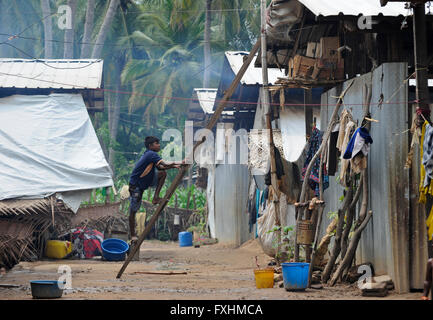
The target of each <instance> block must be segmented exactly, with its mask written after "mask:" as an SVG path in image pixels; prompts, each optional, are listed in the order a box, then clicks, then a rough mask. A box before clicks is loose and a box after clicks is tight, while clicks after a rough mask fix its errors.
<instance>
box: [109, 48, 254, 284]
mask: <svg viewBox="0 0 433 320" xmlns="http://www.w3.org/2000/svg"><path fill="white" fill-rule="evenodd" d="M260 46H261V45H260V40H258V41H257V42H256V44H255V45H254V47H253V48H252V49H251V52H250V53H249V55H248V57H247V59H246V60H245V61H244V64H243V65H242V67H241V69H240V70H239V72H238V74H237V75H236V77H235V78H234V80H233V82H232V83H231V85H230V87H229V88H228V90H227V91H226V93H225V94H224V97H223V98H222V100H221V101H220V102H219V103H218V107H217V109H216V110H215V113H214V114H213V115H212V117H211V118H210V120H209V122H208V124H207V126H206V129H208V130H211V129H213V127H214V126H215V125H216V123H217V121H218V119H219V117H220V116H221V114H222V112H223V110H224V108H225V106H226V104H227V102H228V99H230V97H231V96H232V95H233V93H234V92H235V90H236V88H237V86H238V84H239V82H240V80H241V79H242V77H243V76H244V74H245V72H246V71H247V69H248V67H249V65H250V64H251V61H252V60H253V58H254V56H255V54H256V53H257V52H258V50H259V48H260ZM204 141H205V138H203V139H202V140H201V141H198V142H196V144H195V145H194V148H193V151H192V156H191V159H193V155H194V151H195V150H196V149H197V147H198V146H199V145H201V144H202V143H203V142H204ZM190 166H191V164H186V165H184V166H182V168H181V169H180V171H179V173H178V174H177V176H176V177H175V179H174V180H173V182H172V184H171V185H170V187H169V188H168V190H167V192H166V194H165V196H164V198H163V199H162V200H161V202H160V203H159V205H158V208H156V210H155V213H154V214H153V215H152V218H151V219H150V221H149V223H148V225H147V226H146V228H144V231H143V233H142V234H141V235H140V237H139V238H138V241H137V243H136V244H135V246H133V247H132V248H131V252H130V253H129V254H128V257H127V259H126V261H125V263H124V264H123V266H122V268H121V269H120V271H119V273H118V274H117V277H116V278H117V279H119V278H120V277H121V276H122V274H123V272H124V271H125V269H126V267H127V266H128V264H129V262H131V260H132V258H133V257H134V255H135V253H136V252H137V250H138V249H139V248H140V246H141V244H142V243H143V241H144V238H145V237H146V236H147V234H148V233H149V232H150V230H151V229H152V227H153V225H154V224H155V221H156V219H158V216H159V215H160V214H161V212H162V211H163V210H164V208H165V206H166V205H167V203H168V201H169V200H170V198H171V197H172V195H173V193H174V192H175V191H176V189H177V187H178V185H179V184H180V183H181V181H182V179H183V177H184V176H185V174H186V173H187V172H188V169H189V167H190Z"/></svg>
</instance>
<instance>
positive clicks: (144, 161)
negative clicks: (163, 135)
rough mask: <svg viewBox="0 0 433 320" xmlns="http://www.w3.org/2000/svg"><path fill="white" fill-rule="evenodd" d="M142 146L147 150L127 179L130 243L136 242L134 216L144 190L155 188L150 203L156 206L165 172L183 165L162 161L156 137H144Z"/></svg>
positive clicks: (159, 199) (165, 175)
mask: <svg viewBox="0 0 433 320" xmlns="http://www.w3.org/2000/svg"><path fill="white" fill-rule="evenodd" d="M144 144H145V146H146V149H147V150H146V151H145V152H144V154H143V155H142V156H141V158H140V160H138V162H137V163H136V164H135V168H134V170H133V171H132V174H131V177H130V179H129V193H130V197H129V201H130V205H129V228H130V234H131V242H133V241H137V236H136V234H135V214H136V213H137V211H138V210H139V209H140V206H141V200H142V197H143V192H144V190H147V189H148V188H149V187H155V188H156V189H155V195H154V197H153V201H152V203H153V204H158V203H159V202H160V201H161V198H160V197H159V193H160V192H161V188H162V186H163V185H164V182H165V178H166V177H167V173H166V172H165V170H167V169H172V168H177V169H179V168H180V166H181V165H182V164H183V163H184V162H183V161H182V162H179V163H176V162H173V163H167V162H165V161H164V160H162V159H161V157H160V156H159V155H158V153H157V152H159V151H160V150H161V145H160V143H159V139H158V138H156V137H152V136H150V137H146V139H145V141H144Z"/></svg>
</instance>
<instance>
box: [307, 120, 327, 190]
mask: <svg viewBox="0 0 433 320" xmlns="http://www.w3.org/2000/svg"><path fill="white" fill-rule="evenodd" d="M322 138H323V132H321V131H319V130H318V129H317V128H314V129H313V132H312V134H311V138H310V145H309V148H308V151H307V158H306V159H305V163H304V168H303V169H302V180H304V179H305V173H306V171H307V167H308V165H309V164H310V162H311V160H313V157H314V155H315V154H316V153H317V151H318V150H319V148H320V144H321V143H322ZM319 170H320V157H318V158H317V159H316V162H315V163H314V164H313V168H312V170H311V173H310V176H309V177H308V184H309V186H310V188H311V189H313V190H314V194H315V195H316V196H317V197H318V196H319V195H320V187H319ZM322 170H323V171H322V179H323V182H322V185H323V190H325V189H327V188H328V187H329V177H328V173H327V171H326V164H325V163H324V164H323V167H322Z"/></svg>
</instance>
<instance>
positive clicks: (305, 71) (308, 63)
mask: <svg viewBox="0 0 433 320" xmlns="http://www.w3.org/2000/svg"><path fill="white" fill-rule="evenodd" d="M315 64H316V59H314V58H309V57H304V56H301V55H296V56H295V57H294V58H293V59H290V61H289V72H288V76H289V78H292V79H293V78H310V77H311V74H312V73H313V70H314V65H315Z"/></svg>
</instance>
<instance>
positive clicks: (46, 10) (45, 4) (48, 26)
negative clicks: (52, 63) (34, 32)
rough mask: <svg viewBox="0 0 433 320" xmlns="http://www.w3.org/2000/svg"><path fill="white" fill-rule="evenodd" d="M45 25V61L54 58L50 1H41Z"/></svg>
mask: <svg viewBox="0 0 433 320" xmlns="http://www.w3.org/2000/svg"><path fill="white" fill-rule="evenodd" d="M41 7H42V15H43V18H44V19H43V24H44V39H45V46H44V47H45V52H44V53H45V59H50V58H52V57H53V42H52V40H53V25H52V19H51V16H50V14H51V7H50V0H41Z"/></svg>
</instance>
